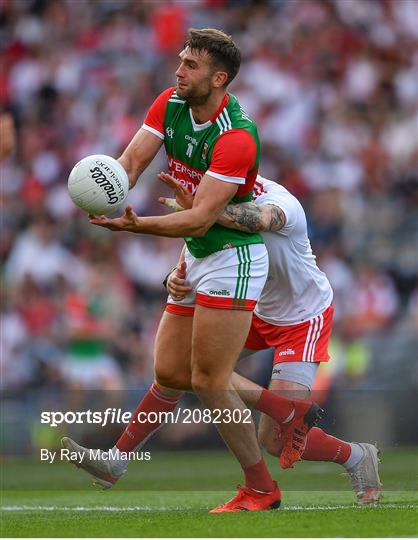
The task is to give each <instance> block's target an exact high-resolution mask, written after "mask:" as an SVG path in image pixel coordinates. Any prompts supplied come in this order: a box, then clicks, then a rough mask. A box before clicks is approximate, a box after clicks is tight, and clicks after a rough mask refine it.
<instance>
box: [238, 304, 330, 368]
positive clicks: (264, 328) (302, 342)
mask: <svg viewBox="0 0 418 540" xmlns="http://www.w3.org/2000/svg"><path fill="white" fill-rule="evenodd" d="M333 314H334V308H333V306H332V305H331V306H329V307H328V308H327V309H326V310H325V311H324V312H323V313H321V314H320V315H317V316H316V317H313V318H312V319H310V320H309V321H305V322H303V323H300V324H293V325H290V326H275V325H273V324H270V323H267V322H264V321H262V320H261V319H259V318H258V317H257V315H253V320H252V324H251V328H250V332H249V334H248V337H247V341H246V342H245V347H246V348H247V349H252V350H254V351H259V350H262V349H269V348H270V347H274V348H275V351H274V360H273V364H278V363H280V362H328V360H329V358H330V357H329V354H328V342H329V338H330V336H331V327H332V318H333Z"/></svg>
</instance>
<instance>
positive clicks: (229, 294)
mask: <svg viewBox="0 0 418 540" xmlns="http://www.w3.org/2000/svg"><path fill="white" fill-rule="evenodd" d="M209 294H214V295H216V296H231V293H230V292H229V291H227V290H225V289H224V290H223V291H209Z"/></svg>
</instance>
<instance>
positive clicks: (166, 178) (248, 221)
mask: <svg viewBox="0 0 418 540" xmlns="http://www.w3.org/2000/svg"><path fill="white" fill-rule="evenodd" d="M158 178H159V179H160V180H161V181H162V182H164V184H166V185H167V186H168V187H170V188H171V189H172V190H173V191H174V193H175V195H176V198H175V199H168V198H165V197H160V198H159V201H160V202H161V203H162V204H164V205H165V206H167V207H168V208H170V209H171V210H174V211H175V212H179V211H181V210H183V208H190V207H191V206H192V201H193V197H192V195H191V193H189V192H188V190H187V188H186V187H185V186H183V185H182V184H181V183H180V182H179V181H178V180H177V179H176V178H174V176H172V175H171V174H168V173H160V174H159V175H158ZM216 222H217V223H219V224H220V225H223V226H224V227H228V228H229V229H236V230H238V231H244V232H248V233H256V232H263V231H272V232H274V231H280V229H282V228H283V227H284V226H285V224H286V216H285V213H284V212H283V210H282V209H281V208H280V207H279V206H275V205H272V204H262V205H257V204H255V203H252V202H248V203H239V204H228V205H227V206H226V207H225V209H224V210H223V212H222V213H221V214H220V216H219V217H218V219H217V220H216Z"/></svg>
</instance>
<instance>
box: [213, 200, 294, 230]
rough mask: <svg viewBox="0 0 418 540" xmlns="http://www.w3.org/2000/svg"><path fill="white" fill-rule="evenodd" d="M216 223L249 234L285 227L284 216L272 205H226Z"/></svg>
mask: <svg viewBox="0 0 418 540" xmlns="http://www.w3.org/2000/svg"><path fill="white" fill-rule="evenodd" d="M217 223H219V224H220V225H223V226H224V227H228V228H229V229H237V230H239V231H244V232H249V233H255V232H263V231H280V229H282V228H283V227H284V226H285V225H286V216H285V213H284V212H283V210H282V209H281V208H279V207H278V206H274V205H272V204H262V205H260V206H258V205H257V204H255V203H252V202H248V203H240V204H228V206H226V207H225V210H224V211H223V212H222V213H221V215H220V216H219V217H218V219H217Z"/></svg>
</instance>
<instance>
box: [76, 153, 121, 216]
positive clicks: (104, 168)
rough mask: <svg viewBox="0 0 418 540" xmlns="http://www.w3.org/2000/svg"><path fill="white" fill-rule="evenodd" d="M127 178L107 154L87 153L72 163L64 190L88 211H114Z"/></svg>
mask: <svg viewBox="0 0 418 540" xmlns="http://www.w3.org/2000/svg"><path fill="white" fill-rule="evenodd" d="M128 191H129V179H128V175H127V174H126V171H125V169H124V168H123V167H122V165H121V164H120V163H118V162H117V161H116V159H113V158H112V157H110V156H105V155H102V154H96V155H93V156H87V157H85V158H83V159H82V160H81V161H79V162H78V163H77V164H76V165H74V167H73V170H72V171H71V173H70V176H69V177H68V192H69V194H70V197H71V199H72V200H73V202H74V204H76V205H77V206H78V207H79V208H81V209H82V210H84V211H85V212H88V213H89V214H95V215H101V214H110V213H111V212H114V211H115V210H117V209H118V208H120V206H121V205H122V204H123V203H124V202H125V200H126V197H127V196H128Z"/></svg>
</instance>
